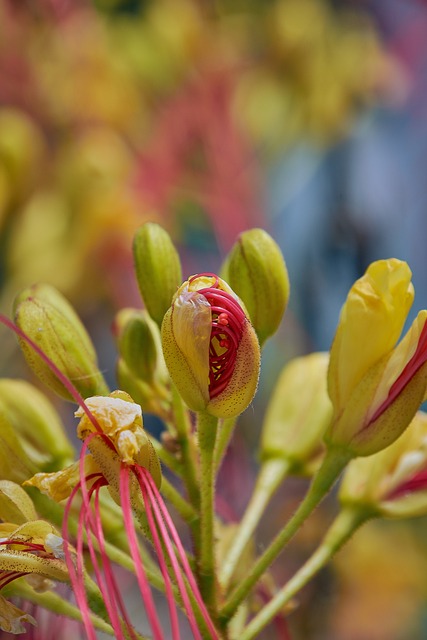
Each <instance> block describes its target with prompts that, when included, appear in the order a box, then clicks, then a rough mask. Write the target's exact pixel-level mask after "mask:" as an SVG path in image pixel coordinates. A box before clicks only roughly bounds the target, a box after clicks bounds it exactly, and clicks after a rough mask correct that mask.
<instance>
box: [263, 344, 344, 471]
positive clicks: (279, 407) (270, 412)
mask: <svg viewBox="0 0 427 640" xmlns="http://www.w3.org/2000/svg"><path fill="white" fill-rule="evenodd" d="M327 368H328V354H327V353H312V354H311V355H308V356H303V357H301V358H296V359H295V360H292V361H291V362H289V363H288V364H287V365H286V366H285V368H284V369H283V371H282V373H281V375H280V377H279V379H278V382H277V384H276V387H275V389H274V392H273V395H272V398H271V400H270V403H269V405H268V409H267V413H266V416H265V420H264V425H263V429H262V436H261V456H262V458H263V459H264V460H265V459H270V458H280V459H284V460H286V461H287V462H288V463H289V465H290V471H291V472H292V473H303V474H305V473H310V471H311V466H312V463H313V462H315V461H316V459H317V458H318V457H319V454H321V452H322V449H323V447H322V438H323V435H324V433H325V430H326V428H327V427H328V426H329V424H330V422H331V419H332V403H331V401H330V399H329V396H328V392H327V388H326V375H327Z"/></svg>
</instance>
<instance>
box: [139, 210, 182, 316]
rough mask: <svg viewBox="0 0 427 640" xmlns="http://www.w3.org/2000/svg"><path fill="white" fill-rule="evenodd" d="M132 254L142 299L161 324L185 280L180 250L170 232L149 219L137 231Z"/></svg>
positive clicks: (151, 314)
mask: <svg viewBox="0 0 427 640" xmlns="http://www.w3.org/2000/svg"><path fill="white" fill-rule="evenodd" d="M133 257H134V263H135V272H136V278H137V281H138V286H139V290H140V293H141V296H142V299H143V301H144V304H145V306H146V308H147V311H148V313H149V314H150V316H151V317H152V318H153V320H154V321H155V322H156V323H157V324H158V326H159V327H160V325H161V323H162V320H163V316H164V315H165V313H166V311H167V310H168V309H169V307H170V304H171V300H172V296H173V295H174V294H175V292H176V290H177V288H178V287H179V284H180V283H181V281H182V275H181V263H180V260H179V256H178V253H177V251H176V249H175V247H174V245H173V244H172V240H171V239H170V236H169V234H168V233H167V232H166V231H165V230H164V229H163V228H162V227H161V226H160V225H158V224H156V223H154V222H147V223H146V224H144V225H143V226H142V227H140V228H139V229H138V231H137V232H136V234H135V238H134V242H133Z"/></svg>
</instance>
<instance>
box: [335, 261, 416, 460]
mask: <svg viewBox="0 0 427 640" xmlns="http://www.w3.org/2000/svg"><path fill="white" fill-rule="evenodd" d="M413 297H414V289H413V286H412V283H411V271H410V269H409V267H408V265H407V264H406V263H405V262H402V261H400V260H397V259H389V260H379V261H378V262H374V263H372V264H371V265H370V267H369V268H368V270H367V271H366V273H365V275H364V276H363V277H362V278H360V279H359V280H357V282H356V283H355V284H354V285H353V287H352V288H351V290H350V292H349V294H348V297H347V300H346V302H345V304H344V306H343V309H342V312H341V317H340V322H339V325H338V329H337V332H336V336H335V340H334V342H333V345H332V348H331V355H330V365H329V371H328V391H329V395H330V398H331V400H332V404H333V408H334V419H333V423H332V426H331V428H330V429H329V431H328V433H327V434H326V441H327V442H328V444H330V445H333V446H338V447H344V448H347V449H348V450H349V451H350V452H351V453H352V454H353V455H356V456H359V455H362V456H364V455H371V454H372V453H376V452H377V451H380V450H381V449H383V448H385V447H387V446H388V445H390V444H391V443H392V442H394V440H396V438H398V437H399V435H400V434H401V433H402V432H403V431H404V430H405V429H406V427H407V426H408V424H409V423H410V421H411V420H412V418H413V416H414V415H415V413H416V411H417V410H418V408H419V406H420V404H421V402H422V401H423V398H424V395H425V392H426V387H427V365H426V363H427V325H426V320H427V311H420V313H419V314H418V316H417V318H416V319H415V321H414V323H413V324H412V327H411V328H410V330H409V331H408V332H407V334H406V335H405V336H404V338H403V339H402V340H401V342H400V343H399V344H398V345H397V346H396V342H397V340H398V338H399V335H400V333H401V331H402V328H403V326H404V323H405V321H406V317H407V314H408V311H409V309H410V307H411V304H412V301H413Z"/></svg>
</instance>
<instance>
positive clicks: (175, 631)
mask: <svg viewBox="0 0 427 640" xmlns="http://www.w3.org/2000/svg"><path fill="white" fill-rule="evenodd" d="M136 473H137V478H138V480H139V484H140V488H141V492H142V497H143V500H144V506H145V512H146V515H147V521H148V526H149V528H150V531H151V535H152V536H153V541H154V546H155V549H156V553H157V558H158V560H159V565H160V570H161V572H162V575H163V578H164V581H165V590H166V599H167V602H168V608H169V615H170V620H171V630H172V638H173V640H179V639H180V633H179V623H178V616H177V610H176V602H175V599H174V596H173V592H172V581H171V579H170V576H169V572H168V569H167V566H166V562H165V559H164V557H163V548H162V544H161V541H160V537H159V534H158V531H157V526H156V522H155V520H154V517H153V511H152V505H151V501H150V499H149V497H148V493H147V490H146V488H145V486H144V485H143V484H142V483H141V479H140V476H139V474H138V472H137V470H136ZM162 533H163V532H162ZM163 542H164V544H165V546H166V547H167V546H168V545H167V543H168V540H165V539H164V537H163Z"/></svg>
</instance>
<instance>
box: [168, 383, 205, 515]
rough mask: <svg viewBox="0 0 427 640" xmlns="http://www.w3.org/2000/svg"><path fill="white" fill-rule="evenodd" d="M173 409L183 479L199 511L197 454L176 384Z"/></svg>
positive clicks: (187, 416)
mask: <svg viewBox="0 0 427 640" xmlns="http://www.w3.org/2000/svg"><path fill="white" fill-rule="evenodd" d="M172 407H173V414H174V418H175V427H176V432H177V436H178V444H179V447H180V451H181V456H182V458H181V463H182V471H183V473H182V478H183V480H184V484H185V488H186V489H187V493H188V497H189V499H190V502H191V504H192V505H193V507H195V508H196V509H198V508H199V505H200V490H199V483H198V479H197V472H196V468H197V467H196V465H197V452H196V448H195V445H194V440H193V435H192V432H191V424H190V420H189V415H188V411H187V409H186V408H185V406H184V403H183V401H182V398H181V396H180V394H179V393H178V390H177V388H176V387H175V385H174V384H172Z"/></svg>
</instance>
